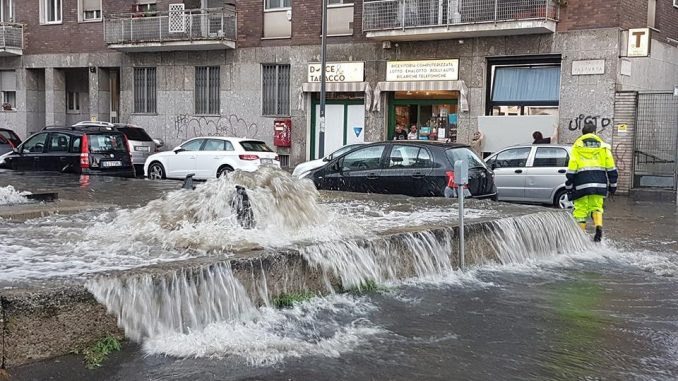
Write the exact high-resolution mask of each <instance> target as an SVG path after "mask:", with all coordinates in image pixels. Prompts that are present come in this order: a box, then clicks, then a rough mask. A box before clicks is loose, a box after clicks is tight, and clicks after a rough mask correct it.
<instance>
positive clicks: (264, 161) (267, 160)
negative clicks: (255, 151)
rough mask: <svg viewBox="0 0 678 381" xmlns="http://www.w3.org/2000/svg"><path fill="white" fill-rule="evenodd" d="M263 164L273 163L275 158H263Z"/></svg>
mask: <svg viewBox="0 0 678 381" xmlns="http://www.w3.org/2000/svg"><path fill="white" fill-rule="evenodd" d="M261 164H273V159H261Z"/></svg>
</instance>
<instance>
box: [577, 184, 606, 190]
mask: <svg viewBox="0 0 678 381" xmlns="http://www.w3.org/2000/svg"><path fill="white" fill-rule="evenodd" d="M586 188H607V184H601V183H588V184H581V185H577V186H576V187H574V189H576V190H580V189H586Z"/></svg>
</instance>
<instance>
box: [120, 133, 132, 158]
mask: <svg viewBox="0 0 678 381" xmlns="http://www.w3.org/2000/svg"><path fill="white" fill-rule="evenodd" d="M122 139H123V142H124V143H125V147H127V155H128V156H129V161H130V162H132V147H130V145H129V141H128V140H127V135H125V134H122Z"/></svg>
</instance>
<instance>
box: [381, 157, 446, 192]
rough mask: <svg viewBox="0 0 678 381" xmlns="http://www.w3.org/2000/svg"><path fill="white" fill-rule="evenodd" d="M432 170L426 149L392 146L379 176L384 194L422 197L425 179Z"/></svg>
mask: <svg viewBox="0 0 678 381" xmlns="http://www.w3.org/2000/svg"><path fill="white" fill-rule="evenodd" d="M432 170H433V165H432V161H431V154H430V152H429V151H428V149H426V148H424V147H419V146H415V145H403V144H393V145H392V146H391V150H390V151H389V153H388V156H387V157H386V161H385V162H384V168H383V170H382V171H381V174H380V179H379V182H380V185H381V187H382V188H383V189H384V191H383V192H384V193H392V194H404V195H408V196H422V195H423V194H424V193H425V189H426V188H427V187H426V186H425V185H426V184H425V182H426V177H427V176H429V175H430V173H431V171H432Z"/></svg>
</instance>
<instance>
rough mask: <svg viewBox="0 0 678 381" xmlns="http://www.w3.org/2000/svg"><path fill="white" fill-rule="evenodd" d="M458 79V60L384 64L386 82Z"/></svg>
mask: <svg viewBox="0 0 678 381" xmlns="http://www.w3.org/2000/svg"><path fill="white" fill-rule="evenodd" d="M458 79H459V60H458V59H449V60H426V61H389V62H387V63H386V80H387V81H456V80H458Z"/></svg>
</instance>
